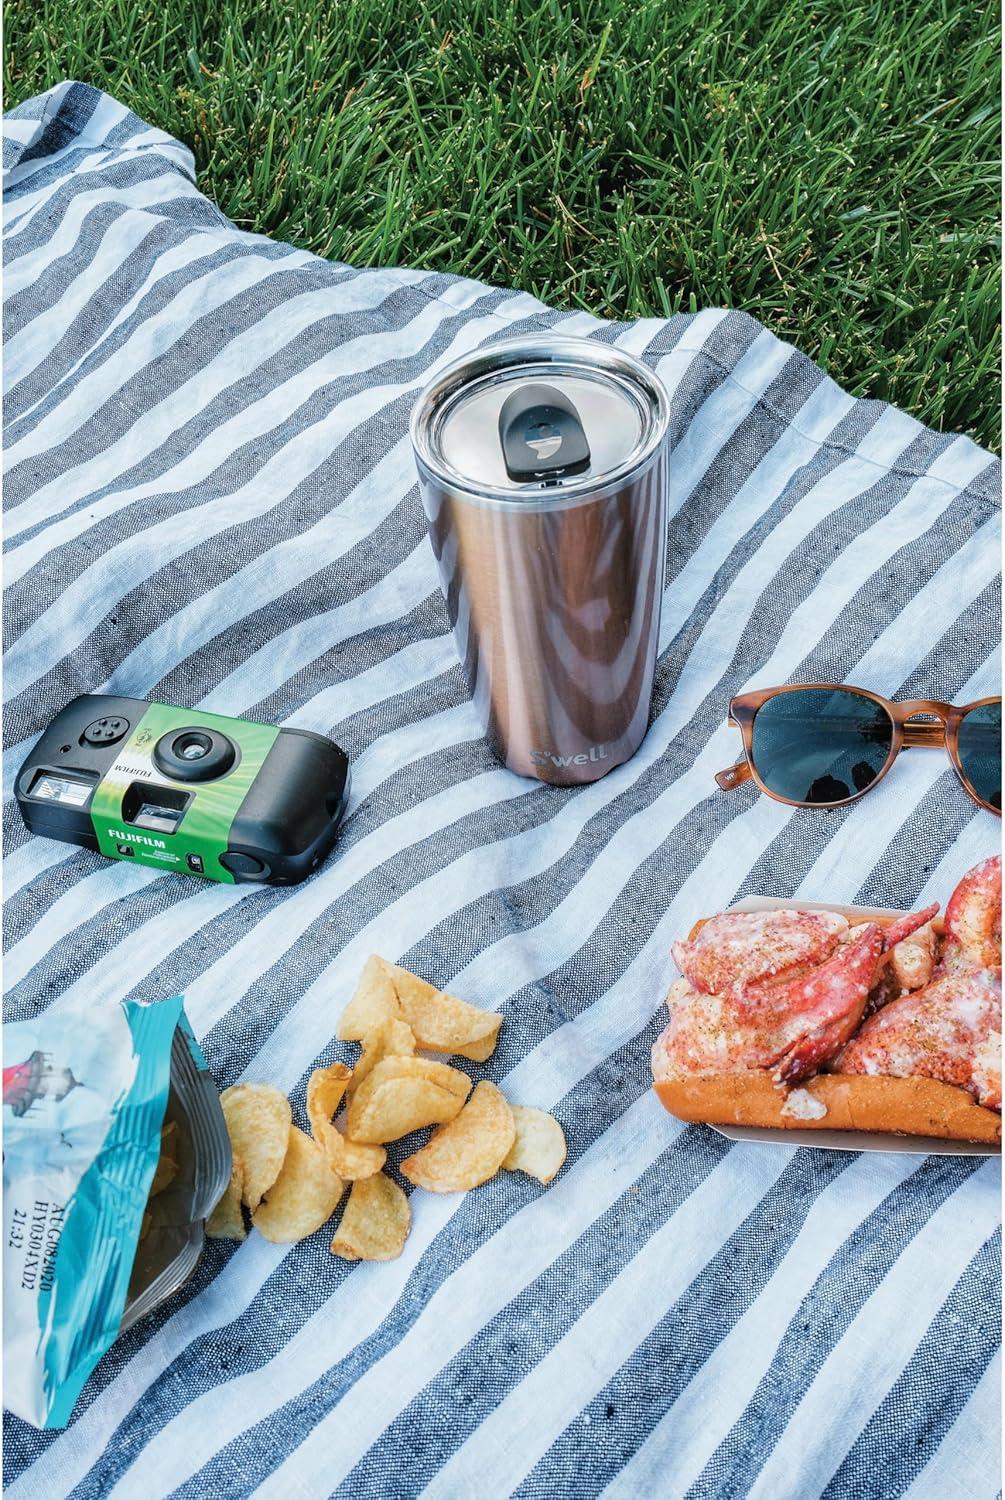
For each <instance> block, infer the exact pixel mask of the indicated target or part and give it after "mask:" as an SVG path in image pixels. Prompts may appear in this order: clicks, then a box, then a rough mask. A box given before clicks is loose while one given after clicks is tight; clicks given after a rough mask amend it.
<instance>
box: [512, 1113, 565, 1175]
mask: <svg viewBox="0 0 1005 1500" xmlns="http://www.w3.org/2000/svg"><path fill="white" fill-rule="evenodd" d="M510 1109H511V1110H512V1111H513V1123H514V1125H515V1126H516V1139H515V1140H514V1142H513V1144H512V1146H511V1147H510V1149H509V1151H508V1153H507V1154H506V1156H505V1157H504V1158H503V1167H504V1168H505V1170H506V1171H507V1172H526V1173H527V1175H528V1177H535V1178H536V1179H537V1181H538V1182H543V1183H545V1184H547V1183H549V1182H551V1181H552V1180H553V1179H554V1178H555V1177H556V1176H557V1175H558V1172H559V1170H560V1168H561V1166H562V1163H563V1162H564V1161H565V1157H566V1149H567V1148H566V1144H565V1132H564V1131H563V1129H562V1127H561V1125H560V1124H559V1123H558V1121H557V1120H556V1119H555V1116H554V1115H549V1114H546V1113H545V1111H544V1110H543V1109H530V1108H528V1106H527V1105H525V1104H511V1105H510Z"/></svg>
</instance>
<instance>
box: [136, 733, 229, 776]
mask: <svg viewBox="0 0 1005 1500" xmlns="http://www.w3.org/2000/svg"><path fill="white" fill-rule="evenodd" d="M153 759H154V765H155V766H156V767H157V769H158V771H160V772H161V774H162V775H164V776H168V777H170V778H171V780H172V781H213V780H215V779H216V777H218V776H226V774H227V772H228V771H230V770H232V769H233V767H234V766H235V765H236V764H237V761H238V754H237V747H236V746H235V744H234V742H233V740H230V739H228V738H227V736H226V735H225V734H221V733H220V732H219V730H216V729H203V728H201V727H200V728H196V727H195V726H193V727H192V728H190V729H174V730H171V731H169V732H168V733H167V734H162V735H161V737H160V739H159V740H158V741H157V743H156V745H155V746H154V755H153Z"/></svg>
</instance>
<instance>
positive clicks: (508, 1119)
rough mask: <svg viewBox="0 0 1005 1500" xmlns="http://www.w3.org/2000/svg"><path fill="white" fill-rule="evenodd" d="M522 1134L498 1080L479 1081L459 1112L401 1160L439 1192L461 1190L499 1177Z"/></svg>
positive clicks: (414, 1178)
mask: <svg viewBox="0 0 1005 1500" xmlns="http://www.w3.org/2000/svg"><path fill="white" fill-rule="evenodd" d="M515 1138H516V1126H515V1125H514V1123H513V1112H512V1110H511V1109H510V1107H509V1105H508V1103H507V1102H506V1099H505V1097H504V1096H503V1094H501V1093H500V1091H499V1090H498V1089H497V1088H496V1086H495V1084H494V1083H488V1082H487V1081H486V1082H483V1083H479V1084H478V1085H477V1087H476V1088H475V1091H474V1093H473V1094H472V1095H471V1098H470V1099H469V1100H468V1102H467V1104H465V1106H464V1108H463V1109H462V1110H461V1112H460V1114H459V1115H458V1116H457V1118H456V1119H455V1120H453V1121H451V1123H450V1124H448V1125H445V1126H444V1127H443V1129H442V1130H437V1131H435V1132H434V1134H433V1135H432V1136H430V1138H429V1141H428V1142H427V1143H426V1145H425V1146H423V1147H422V1149H421V1151H416V1153H415V1155H414V1156H409V1157H408V1158H407V1159H406V1160H405V1161H403V1162H402V1164H401V1175H402V1176H403V1177H407V1178H408V1180H409V1182H412V1183H414V1184H415V1185H416V1187H424V1188H428V1189H429V1191H430V1192H433V1193H459V1192H463V1191H464V1190H465V1189H467V1188H473V1187H478V1185H479V1184H480V1183H482V1182H488V1180H489V1178H490V1177H494V1176H495V1174H496V1172H498V1170H499V1168H500V1166H501V1165H502V1163H503V1160H504V1159H505V1157H506V1155H507V1153H508V1152H509V1150H510V1148H511V1146H512V1145H513V1142H514V1139H515Z"/></svg>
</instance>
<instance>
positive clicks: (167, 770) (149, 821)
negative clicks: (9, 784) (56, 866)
mask: <svg viewBox="0 0 1005 1500" xmlns="http://www.w3.org/2000/svg"><path fill="white" fill-rule="evenodd" d="M348 784H349V762H348V760H347V759H346V756H345V754H344V752H343V751H342V750H340V749H339V747H338V746H337V745H335V744H333V743H332V741H331V740H328V739H325V738H324V736H323V735H320V734H311V733H310V732H309V731H307V730H304V729H277V728H276V727H275V726H274V725H270V724H254V723H252V722H251V721H250V720H248V719H228V718H224V717H223V716H222V715H220V714H207V713H201V712H200V711H199V710H198V709H191V708H171V707H170V706H169V705H168V704H166V703H146V702H144V701H143V699H141V698H114V697H105V696H97V695H89V696H85V697H82V698H75V699H74V701H73V702H72V703H70V704H69V705H68V706H67V707H66V708H64V709H63V711H62V713H60V714H58V715H57V716H56V718H55V719H54V720H53V721H52V723H51V724H50V725H49V728H48V729H47V730H46V731H45V733H44V734H43V735H42V738H41V739H40V740H39V742H38V744H37V745H36V746H35V748H34V750H33V751H32V752H31V754H30V755H29V756H28V759H27V760H26V761H25V763H24V765H23V766H22V767H21V770H20V772H19V773H18V777H17V781H16V783H15V793H16V796H17V801H18V806H19V807H20V809H21V814H22V816H23V818H24V821H25V823H26V824H27V825H28V827H29V829H30V830H31V832H32V833H37V834H40V835H42V836H43V837H44V838H50V839H62V840H64V841H65V842H66V843H69V844H81V845H82V846H83V847H84V848H85V849H94V850H96V851H97V852H99V853H101V854H106V855H107V856H108V857H109V859H131V860H135V861H136V862H137V863H139V864H144V865H152V866H153V867H154V868H156V869H158V870H171V871H174V872H175V873H180V874H188V875H201V876H202V877H203V878H204V879H206V880H220V881H224V882H226V883H227V884H233V883H235V882H238V883H243V882H248V881H252V882H255V883H257V884H260V885H296V884H297V882H298V881H300V880H304V879H305V878H306V877H307V876H308V875H309V874H310V873H311V871H312V870H313V869H315V868H316V867H317V866H318V865H319V864H320V863H321V861H322V860H323V859H324V858H325V856H326V855H327V854H328V852H329V850H330V849H331V847H332V844H333V843H334V842H335V835H336V833H337V831H338V826H339V823H340V822H341V820H342V814H343V812H344V810H345V803H346V795H347V792H348Z"/></svg>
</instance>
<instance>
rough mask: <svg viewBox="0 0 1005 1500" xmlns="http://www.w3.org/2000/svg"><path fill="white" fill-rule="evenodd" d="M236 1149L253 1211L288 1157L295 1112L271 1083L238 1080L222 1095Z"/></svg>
mask: <svg viewBox="0 0 1005 1500" xmlns="http://www.w3.org/2000/svg"><path fill="white" fill-rule="evenodd" d="M220 1104H221V1106H222V1108H223V1117H224V1119H225V1120H226V1122H227V1133H228V1135H229V1136H230V1144H231V1146H232V1147H233V1150H234V1152H235V1153H236V1155H237V1156H239V1157H240V1159H241V1162H242V1164H243V1171H242V1179H241V1198H242V1201H243V1202H244V1203H246V1204H247V1205H248V1207H249V1208H250V1209H251V1212H252V1213H254V1211H255V1209H256V1208H257V1207H258V1205H259V1203H260V1202H261V1201H262V1197H263V1196H264V1194H265V1193H267V1192H268V1190H269V1188H270V1187H271V1186H272V1184H273V1183H274V1182H275V1180H276V1178H277V1177H278V1176H279V1173H280V1170H281V1168H282V1165H283V1162H284V1160H285V1158H286V1147H287V1145H288V1144H289V1138H290V1127H291V1125H292V1123H293V1112H292V1110H291V1109H290V1105H289V1100H288V1099H287V1098H286V1096H285V1095H284V1094H281V1093H280V1092H279V1090H278V1089H277V1088H273V1087H272V1085H271V1084H268V1083H236V1084H234V1086H233V1087H232V1088H229V1089H224V1091H223V1093H222V1094H221V1095H220Z"/></svg>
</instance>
